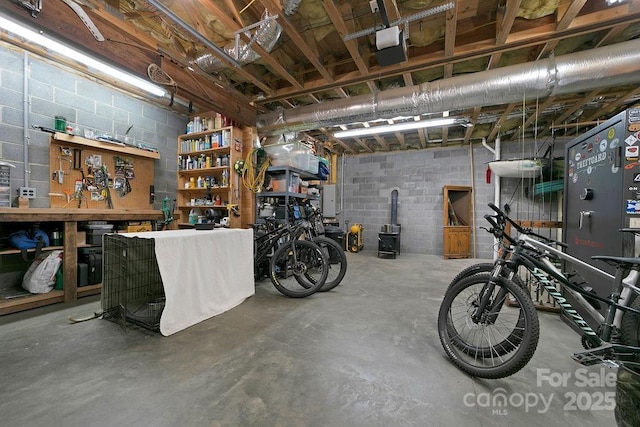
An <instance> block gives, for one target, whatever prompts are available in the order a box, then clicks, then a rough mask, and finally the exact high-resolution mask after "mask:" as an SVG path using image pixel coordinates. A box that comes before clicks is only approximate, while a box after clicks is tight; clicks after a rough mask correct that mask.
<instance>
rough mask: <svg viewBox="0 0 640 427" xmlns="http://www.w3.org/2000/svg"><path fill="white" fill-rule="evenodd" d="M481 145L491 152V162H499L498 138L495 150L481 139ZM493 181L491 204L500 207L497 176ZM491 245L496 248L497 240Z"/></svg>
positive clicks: (496, 256) (494, 255)
mask: <svg viewBox="0 0 640 427" xmlns="http://www.w3.org/2000/svg"><path fill="white" fill-rule="evenodd" d="M482 145H483V146H484V148H486V149H487V150H489V151H491V152H492V153H493V160H500V151H501V147H500V136H499V135H498V136H497V137H496V147H495V148H491V147H490V146H489V144H487V140H486V139H485V138H482ZM495 179H496V182H495V184H494V186H493V204H494V205H496V206H498V207H500V177H499V176H498V175H495ZM493 243H494V248H497V247H498V246H497V244H498V239H496V238H494V239H493ZM497 258H498V251H497V250H494V251H493V259H494V260H496V259H497Z"/></svg>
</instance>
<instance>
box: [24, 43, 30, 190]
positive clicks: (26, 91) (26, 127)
mask: <svg viewBox="0 0 640 427" xmlns="http://www.w3.org/2000/svg"><path fill="white" fill-rule="evenodd" d="M22 145H23V155H22V160H23V161H24V186H25V187H28V186H29V174H30V173H31V165H30V164H29V55H28V54H27V52H26V51H25V52H24V56H23V67H22Z"/></svg>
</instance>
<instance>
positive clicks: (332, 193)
mask: <svg viewBox="0 0 640 427" xmlns="http://www.w3.org/2000/svg"><path fill="white" fill-rule="evenodd" d="M322 216H324V217H325V218H332V217H335V216H336V186H335V184H325V185H324V186H323V187H322Z"/></svg>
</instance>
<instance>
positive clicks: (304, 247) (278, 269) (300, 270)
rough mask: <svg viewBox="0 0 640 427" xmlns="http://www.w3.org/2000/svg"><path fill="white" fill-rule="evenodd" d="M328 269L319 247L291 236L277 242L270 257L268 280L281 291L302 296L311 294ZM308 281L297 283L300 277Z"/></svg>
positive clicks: (316, 288) (325, 277)
mask: <svg viewBox="0 0 640 427" xmlns="http://www.w3.org/2000/svg"><path fill="white" fill-rule="evenodd" d="M328 272H329V268H328V262H327V261H326V259H325V257H324V253H323V252H322V249H320V247H319V246H318V245H316V244H315V243H313V242H310V241H308V240H292V241H290V242H287V243H285V244H283V245H282V246H280V247H279V248H278V249H277V250H276V252H275V253H274V254H273V256H272V257H271V262H270V263H269V276H270V277H271V283H273V286H275V288H276V289H277V290H278V291H280V293H282V294H283V295H286V296H288V297H291V298H304V297H308V296H309V295H312V294H314V293H315V292H316V291H318V289H320V288H321V287H322V285H324V283H325V281H326V280H327V274H328ZM302 276H305V277H307V280H309V279H308V278H309V277H313V279H314V280H313V281H309V285H310V286H308V287H305V286H301V285H300V277H302Z"/></svg>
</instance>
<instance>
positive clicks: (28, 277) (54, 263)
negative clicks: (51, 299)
mask: <svg viewBox="0 0 640 427" xmlns="http://www.w3.org/2000/svg"><path fill="white" fill-rule="evenodd" d="M60 264H62V251H51V252H49V253H43V254H40V256H38V257H37V258H36V259H35V260H34V261H33V262H32V263H31V265H30V266H29V269H28V270H27V272H26V273H25V274H24V277H23V278H22V287H23V288H25V289H26V290H27V291H29V292H31V293H32V294H46V293H47V292H50V291H51V290H52V289H53V286H54V285H55V283H56V273H57V272H58V268H60Z"/></svg>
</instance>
